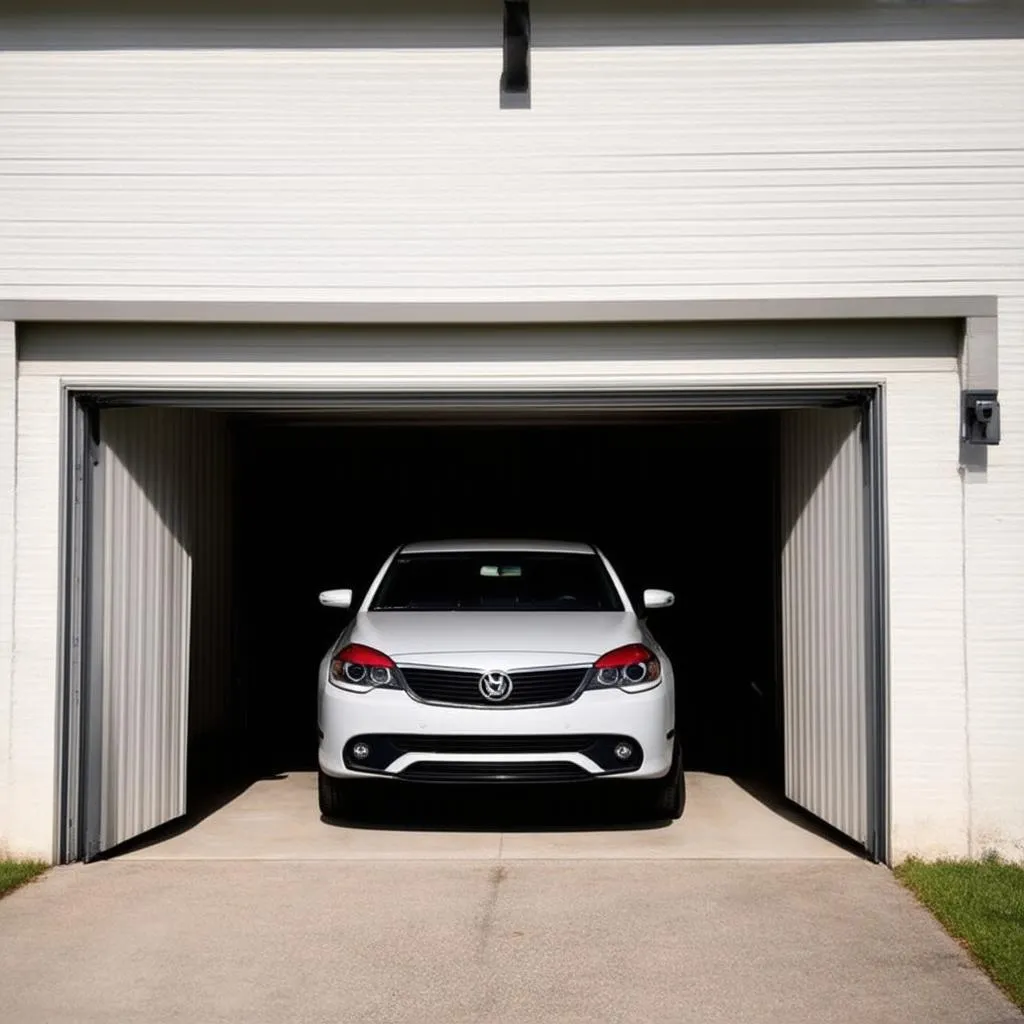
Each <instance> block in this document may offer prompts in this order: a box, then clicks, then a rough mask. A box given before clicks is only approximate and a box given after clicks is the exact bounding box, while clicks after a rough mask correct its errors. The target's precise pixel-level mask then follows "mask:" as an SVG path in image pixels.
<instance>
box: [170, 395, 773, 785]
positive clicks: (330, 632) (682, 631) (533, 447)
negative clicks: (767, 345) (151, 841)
mask: <svg viewBox="0 0 1024 1024" xmlns="http://www.w3.org/2000/svg"><path fill="white" fill-rule="evenodd" d="M230 427H231V436H232V446H233V458H232V460H231V461H232V465H233V502H232V505H233V519H234V529H233V531H232V533H233V551H232V563H233V574H234V575H233V580H234V585H233V588H232V593H233V600H232V609H231V613H232V621H233V632H234V655H233V681H232V682H233V686H232V689H233V692H234V702H235V703H236V705H237V707H238V711H239V714H238V715H236V716H235V719H234V720H235V722H236V723H237V724H238V726H239V731H238V734H237V736H236V739H237V741H238V742H239V743H241V744H242V745H243V746H244V750H245V753H246V757H245V758H243V759H241V760H242V762H243V763H245V764H246V765H247V771H248V773H249V777H250V778H252V777H265V776H266V775H268V774H275V773H282V772H288V771H296V770H312V769H315V767H316V674H317V667H318V663H319V661H320V658H321V657H322V655H323V653H324V652H325V651H326V649H327V647H328V646H329V645H330V643H331V642H332V640H333V639H334V637H335V636H336V635H337V633H338V632H340V630H341V628H342V627H343V624H344V622H345V621H346V619H345V614H346V613H343V612H337V611H331V610H328V609H324V608H322V607H320V605H319V603H318V600H317V595H318V593H319V592H320V591H321V590H324V589H328V588H332V587H349V586H351V587H353V588H354V589H355V591H356V600H357V601H359V600H361V599H362V597H363V596H365V593H366V589H367V587H368V585H369V583H370V581H371V580H372V578H373V575H374V574H375V573H376V571H377V570H378V569H379V567H380V565H381V563H382V562H383V560H384V559H385V558H386V557H387V555H388V554H389V553H390V552H391V551H392V550H393V549H394V547H395V546H396V545H398V544H400V543H403V542H406V541H412V540H424V539H439V538H467V537H474V538H477V537H516V538H544V539H559V540H585V541H589V542H592V543H594V544H596V545H598V546H600V547H601V548H602V549H603V550H604V552H605V553H606V554H607V555H608V557H609V559H610V560H611V562H612V564H613V565H614V566H615V567H616V569H617V570H618V571H619V573H620V574H621V575H622V577H623V580H624V582H625V584H626V586H627V587H628V588H629V589H630V590H631V592H634V593H635V592H639V591H640V590H642V589H643V588H644V587H663V588H666V589H669V590H672V591H674V592H675V594H676V598H677V603H676V605H675V607H674V608H672V609H669V610H666V611H661V612H655V613H652V618H651V626H652V629H653V630H654V632H655V635H656V636H657V637H658V639H659V641H660V642H661V644H662V645H663V646H664V648H665V649H666V651H667V652H668V654H669V656H670V658H671V659H672V662H673V665H674V667H675V672H676V680H677V690H678V697H677V709H678V711H677V714H678V729H679V732H680V736H681V738H682V742H683V749H684V763H685V767H686V768H687V770H690V771H704V772H712V773H719V774H726V775H731V776H735V777H739V778H743V779H750V780H755V781H757V782H759V783H768V784H771V785H773V786H774V785H776V784H781V775H782V748H781V706H780V702H779V699H778V695H777V680H778V676H779V670H778V664H777V663H778V660H779V659H778V627H777V618H778V616H777V594H778V526H777V504H778V496H777V486H776V482H777V478H778V469H777V466H778V414H777V413H773V412H701V413H686V414H674V415H672V416H651V417H647V418H638V416H637V414H635V413H634V414H631V415H630V416H629V417H622V418H619V417H617V416H616V415H615V414H612V415H611V416H601V417H595V416H592V417H590V418H589V419H587V418H581V419H573V420H567V419H566V418H564V417H560V418H559V419H557V420H553V419H547V420H545V419H543V418H533V419H528V418H524V417H522V416H520V417H518V418H508V419H505V420H503V421H502V420H495V419H494V418H493V417H490V418H488V419H487V420H486V421H481V420H480V419H479V418H477V419H475V420H467V419H459V418H457V417H455V416H454V415H452V416H448V417H446V418H445V417H440V418H439V417H438V416H434V417H432V418H431V419H429V420H424V419H423V418H415V417H410V418H407V419H405V420H395V419H391V420H390V421H387V422H384V421H381V422H375V421H372V420H369V419H366V418H363V419H352V418H349V419H347V420H341V419H339V418H338V417H336V416H334V417H332V416H328V415H313V414H308V413H307V414H295V413H262V414H237V415H233V416H232V419H231V423H230ZM226 762H227V763H229V764H237V763H238V762H239V759H238V758H237V757H234V756H232V757H229V758H227V759H226ZM222 763H223V762H222ZM216 774H217V771H216V767H215V764H214V762H212V761H210V760H209V759H203V758H200V757H199V754H198V752H197V751H192V750H190V769H189V779H190V785H189V799H190V803H191V802H192V801H193V800H195V799H196V797H197V795H198V794H200V792H201V791H202V790H203V789H204V788H208V787H209V786H210V785H211V782H212V781H213V780H212V778H211V776H215V775H216Z"/></svg>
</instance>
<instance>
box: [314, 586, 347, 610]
mask: <svg viewBox="0 0 1024 1024" xmlns="http://www.w3.org/2000/svg"><path fill="white" fill-rule="evenodd" d="M320 603H321V604H322V605H323V606H324V607H325V608H351V607H352V591H351V590H325V591H323V593H321V595H320Z"/></svg>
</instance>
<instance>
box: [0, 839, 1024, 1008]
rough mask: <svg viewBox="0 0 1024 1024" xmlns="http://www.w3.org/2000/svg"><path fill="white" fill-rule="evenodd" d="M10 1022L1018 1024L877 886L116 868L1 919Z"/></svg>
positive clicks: (26, 895)
mask: <svg viewBox="0 0 1024 1024" xmlns="http://www.w3.org/2000/svg"><path fill="white" fill-rule="evenodd" d="M0 1019H2V1020H3V1021H4V1022H8V1021H9V1022H11V1024H44V1022H45V1024H72V1022H73V1024H92V1022H104V1024H106V1022H110V1024H113V1022H117V1024H128V1022H139V1024H143V1022H144V1024H162V1022H175V1024H177V1022H182V1024H184V1022H188V1024H218V1022H226V1021H232V1022H239V1024H264V1022H266V1024H284V1022H297V1024H305V1022H311V1024H312V1022H318V1024H319V1022H330V1024H349V1022H352V1024H356V1022H358V1024H368V1022H374V1024H376V1022H386V1024H402V1022H410V1024H446V1022H456V1021H457V1022H467V1024H506V1022H507V1024H513V1022H515V1024H520V1022H521V1024H542V1022H553V1024H554V1022H557V1024H594V1022H623V1024H625V1022H629V1024H635V1022H647V1021H669V1022H684V1021H693V1022H701V1024H714V1022H719V1021H721V1022H723V1024H743V1022H751V1024H753V1022H757V1024H771V1022H776V1021H777V1022H779V1024H801V1022H808V1024H828V1022H851V1024H853V1022H857V1024H863V1022H864V1021H878V1022H889V1021H906V1022H915V1024H917V1022H920V1024H1010V1022H1011V1021H1014V1022H1017V1021H1021V1020H1022V1019H1024V1018H1021V1016H1020V1015H1019V1014H1017V1013H1016V1011H1015V1010H1014V1009H1013V1008H1012V1007H1011V1005H1010V1004H1009V1003H1008V1002H1007V1001H1006V1000H1005V999H1004V998H1003V997H1002V996H1001V995H1000V994H999V992H998V991H997V990H996V989H995V988H994V987H993V986H992V985H991V984H990V982H989V981H988V980H987V979H986V978H985V977H984V976H983V975H982V974H981V973H980V972H978V971H977V970H975V969H974V968H973V967H972V966H971V965H970V963H969V962H968V960H967V958H966V957H965V955H964V954H963V953H962V952H961V950H960V949H959V948H958V947H957V945H956V944H955V943H954V942H952V941H951V940H950V939H949V938H947V937H946V936H945V934H944V933H943V932H942V931H941V930H940V928H939V927H938V925H937V924H935V923H934V921H933V920H932V919H931V918H930V917H929V916H928V914H926V913H925V912H924V911H922V910H921V909H919V908H918V907H917V906H916V904H915V903H914V902H913V900H912V899H911V898H910V897H909V896H908V895H907V894H906V893H905V892H903V891H902V890H901V889H900V888H899V887H898V886H897V885H896V883H895V882H894V881H893V879H892V877H891V876H890V875H889V873H888V872H887V871H886V870H884V869H883V868H879V867H874V866H872V865H869V864H866V863H864V862H863V861H859V860H854V859H842V860H820V861H814V860H802V861H797V860H790V861H767V860H760V861H725V860H717V861H701V860H687V861H678V860H676V861H667V860H647V861H635V860H612V859H607V858H606V859H603V860H594V861H586V860H580V859H574V860H548V861H538V860H510V861H505V860H492V861H489V862H488V861H481V860H466V861H456V860H451V861H440V860H427V861H409V860H404V861H402V860H390V861H386V862H376V861H372V860H364V861H355V860H352V861H337V860H334V861H319V862H318V861H312V860H305V861H282V860H273V861H252V860H250V861H227V860H218V861H202V860H163V861H138V860H116V861H108V862H105V863H98V864H93V865H91V866H81V865H79V866H74V867H70V868H63V869H58V870H56V871H54V872H52V873H50V874H49V875H48V876H46V877H44V878H43V879H42V880H41V881H40V882H38V883H36V884H34V885H30V886H28V887H27V888H26V889H24V890H22V891H20V892H17V893H15V894H13V895H12V896H10V897H8V898H7V899H4V900H2V901H0Z"/></svg>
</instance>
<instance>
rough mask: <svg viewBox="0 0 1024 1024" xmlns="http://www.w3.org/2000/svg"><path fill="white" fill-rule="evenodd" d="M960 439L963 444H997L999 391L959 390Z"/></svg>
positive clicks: (998, 433)
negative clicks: (960, 399)
mask: <svg viewBox="0 0 1024 1024" xmlns="http://www.w3.org/2000/svg"><path fill="white" fill-rule="evenodd" d="M961 395H962V401H961V420H960V422H961V427H960V439H961V440H962V441H963V442H964V444H999V435H1000V429H999V392H998V391H963V392H961Z"/></svg>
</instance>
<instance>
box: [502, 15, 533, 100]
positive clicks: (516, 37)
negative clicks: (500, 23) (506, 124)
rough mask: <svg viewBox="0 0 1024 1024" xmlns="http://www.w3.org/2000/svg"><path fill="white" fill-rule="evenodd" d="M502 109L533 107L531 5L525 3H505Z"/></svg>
mask: <svg viewBox="0 0 1024 1024" xmlns="http://www.w3.org/2000/svg"><path fill="white" fill-rule="evenodd" d="M501 106H502V107H503V108H517V107H518V108H520V109H522V108H528V107H529V106H530V5H529V3H528V2H526V0H505V22H504V47H503V58H502V70H501Z"/></svg>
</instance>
